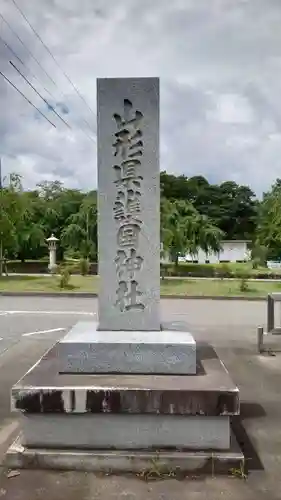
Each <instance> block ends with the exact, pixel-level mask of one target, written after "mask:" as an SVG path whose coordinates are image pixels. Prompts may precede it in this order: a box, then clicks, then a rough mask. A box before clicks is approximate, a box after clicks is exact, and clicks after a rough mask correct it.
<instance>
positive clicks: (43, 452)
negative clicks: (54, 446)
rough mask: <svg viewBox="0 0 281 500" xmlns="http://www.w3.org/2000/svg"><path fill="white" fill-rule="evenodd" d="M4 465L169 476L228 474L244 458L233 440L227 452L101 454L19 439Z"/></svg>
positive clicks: (129, 452) (238, 467)
mask: <svg viewBox="0 0 281 500" xmlns="http://www.w3.org/2000/svg"><path fill="white" fill-rule="evenodd" d="M3 465H4V466H6V467H8V468H10V469H51V470H54V469H55V470H56V469H59V470H66V471H73V470H77V471H87V472H99V473H105V474H112V473H115V474H118V473H136V474H143V475H144V477H145V475H146V476H147V477H149V474H151V475H152V476H153V474H154V476H155V475H156V476H158V477H161V475H162V477H165V475H166V476H167V477H172V476H173V475H176V476H177V475H178V474H179V473H187V474H188V473H192V474H195V473H196V474H200V473H201V474H212V475H214V474H219V473H226V474H229V472H230V469H231V468H234V469H240V468H241V469H242V470H243V468H244V456H243V453H242V452H241V450H240V448H239V446H238V444H237V442H236V439H235V437H234V436H233V435H232V436H231V446H230V449H229V450H228V451H224V452H222V451H215V450H209V451H169V450H157V453H156V452H153V451H139V450H134V451H111V450H108V451H104V450H87V451H85V450H67V451H66V450H64V449H59V450H47V449H44V448H40V449H38V448H37V449H32V448H26V447H24V446H23V445H22V439H21V436H19V437H18V438H17V439H16V440H15V441H14V443H13V444H12V445H11V446H10V448H9V449H8V451H7V453H6V456H5V460H4V463H3Z"/></svg>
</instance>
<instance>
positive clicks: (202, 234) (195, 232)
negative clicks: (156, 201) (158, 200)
mask: <svg viewBox="0 0 281 500" xmlns="http://www.w3.org/2000/svg"><path fill="white" fill-rule="evenodd" d="M222 237H223V232H222V231H221V230H220V229H219V228H217V227H216V226H214V225H213V224H212V222H211V221H210V219H209V218H208V217H206V216H205V215H202V214H199V212H198V211H197V210H196V209H195V208H194V207H193V205H192V204H191V203H189V202H186V201H183V200H176V201H173V202H171V201H169V200H162V204H161V238H162V242H163V246H164V249H165V250H166V251H168V252H169V254H170V256H171V258H172V260H173V262H174V263H175V265H176V266H177V265H178V259H179V257H180V256H181V255H186V254H187V253H190V254H192V255H196V253H197V252H198V250H199V249H202V250H204V251H205V252H206V253H208V252H210V251H212V252H219V250H220V248H221V239H222Z"/></svg>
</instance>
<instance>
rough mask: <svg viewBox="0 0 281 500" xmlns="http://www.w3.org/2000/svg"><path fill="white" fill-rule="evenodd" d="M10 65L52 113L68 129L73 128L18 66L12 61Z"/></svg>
mask: <svg viewBox="0 0 281 500" xmlns="http://www.w3.org/2000/svg"><path fill="white" fill-rule="evenodd" d="M9 62H10V64H11V65H12V66H13V68H14V69H15V70H16V71H17V72H18V73H19V75H20V76H21V77H22V78H23V79H24V80H25V81H26V83H27V84H28V85H29V86H30V87H31V88H32V90H34V92H36V94H37V95H38V96H39V97H40V99H42V101H44V102H45V104H47V106H48V108H49V109H51V111H52V112H53V113H55V115H56V116H57V117H58V118H59V119H60V120H61V121H62V122H63V123H64V124H65V125H66V126H67V127H68V128H71V126H70V125H69V124H68V123H67V122H66V121H65V120H64V119H63V118H62V117H61V116H60V115H59V114H58V113H57V112H56V110H55V109H54V107H53V106H52V105H51V104H49V103H48V101H47V100H46V99H45V98H44V97H43V96H42V95H41V94H40V93H39V92H38V90H37V89H36V88H35V87H33V85H32V83H30V81H29V80H28V79H27V78H26V77H25V76H24V75H23V74H22V73H21V71H20V70H19V69H18V68H17V67H16V65H15V64H14V63H13V62H12V61H9Z"/></svg>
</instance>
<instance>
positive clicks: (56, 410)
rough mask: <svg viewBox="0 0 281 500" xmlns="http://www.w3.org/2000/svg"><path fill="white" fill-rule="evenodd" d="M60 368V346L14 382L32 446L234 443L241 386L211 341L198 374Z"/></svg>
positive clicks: (200, 355) (201, 350) (200, 356)
mask: <svg viewBox="0 0 281 500" xmlns="http://www.w3.org/2000/svg"><path fill="white" fill-rule="evenodd" d="M59 368H60V359H59V357H58V351H57V348H56V346H54V347H53V348H52V349H50V350H49V351H48V352H47V353H46V354H45V355H44V356H43V357H42V358H41V360H39V362H38V363H37V364H36V365H35V366H34V367H33V368H32V369H31V370H29V372H27V374H26V375H25V376H24V377H23V378H22V379H21V380H20V381H19V382H18V383H17V384H16V385H15V386H14V387H13V388H12V405H13V409H14V410H17V411H20V412H22V431H23V443H24V444H25V445H26V446H29V447H34V448H35V447H41V448H49V449H50V448H61V447H62V445H63V446H64V448H65V449H67V448H72V447H74V448H76V449H79V448H84V449H85V448H87V447H88V448H91V449H108V448H110V447H111V448H112V447H113V448H115V449H121V448H126V449H129V448H130V449H140V448H142V449H149V450H151V449H153V448H161V447H164V448H167V447H168V448H177V447H178V446H181V447H184V448H186V449H203V450H204V449H205V450H206V449H217V450H218V449H223V450H227V449H229V446H230V425H229V416H230V415H237V414H239V410H240V406H239V390H238V388H237V386H236V385H235V384H234V383H233V382H232V380H231V378H230V376H229V373H228V371H227V370H226V368H225V366H224V365H223V363H222V362H221V361H220V359H219V358H218V357H217V355H216V353H215V351H214V349H213V348H212V347H210V346H208V345H206V344H199V345H198V344H197V373H196V375H148V374H146V375H132V374H126V375H121V374H118V375H112V374H110V375H109V374H108V375H103V374H99V375H98V374H95V375H85V374H79V375H77V374H76V375H74V374H60V373H59Z"/></svg>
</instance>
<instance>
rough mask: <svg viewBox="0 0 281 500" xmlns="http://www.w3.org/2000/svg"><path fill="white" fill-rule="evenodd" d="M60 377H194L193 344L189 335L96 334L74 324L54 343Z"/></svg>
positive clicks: (92, 325)
mask: <svg viewBox="0 0 281 500" xmlns="http://www.w3.org/2000/svg"><path fill="white" fill-rule="evenodd" d="M58 356H59V358H60V363H61V366H60V372H61V373H141V374H146V373H153V374H161V373H163V374H184V375H188V374H195V373H196V342H195V340H194V338H193V336H192V335H191V334H190V333H189V332H180V331H165V330H164V331H151V332H150V331H118V332H117V331H99V330H98V323H97V322H95V321H80V322H78V323H77V324H76V325H75V326H74V327H73V328H72V329H71V330H70V331H69V332H68V333H67V334H66V336H65V337H64V338H63V339H61V340H60V342H59V343H58Z"/></svg>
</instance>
